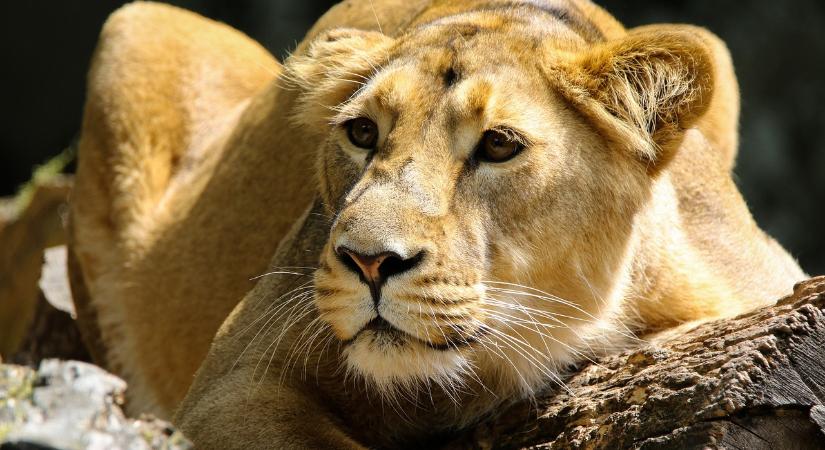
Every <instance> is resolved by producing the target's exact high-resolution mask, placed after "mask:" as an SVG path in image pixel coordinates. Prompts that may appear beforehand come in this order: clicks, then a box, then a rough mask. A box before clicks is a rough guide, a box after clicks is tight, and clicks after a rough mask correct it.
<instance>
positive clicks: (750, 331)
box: [452, 277, 825, 449]
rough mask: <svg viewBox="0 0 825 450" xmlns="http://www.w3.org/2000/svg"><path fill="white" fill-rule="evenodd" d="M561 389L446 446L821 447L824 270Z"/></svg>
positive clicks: (824, 430) (616, 359)
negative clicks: (750, 308) (756, 305)
mask: <svg viewBox="0 0 825 450" xmlns="http://www.w3.org/2000/svg"><path fill="white" fill-rule="evenodd" d="M567 388H568V390H566V391H565V390H562V391H561V392H557V393H554V394H548V395H546V396H543V397H540V398H538V399H537V402H536V404H535V405H533V406H531V405H529V404H517V405H514V406H512V407H510V408H509V409H507V410H506V411H505V412H503V413H502V414H501V415H500V416H499V417H498V418H497V419H495V420H493V421H490V422H489V423H486V424H484V425H481V426H479V427H477V428H476V429H474V430H472V431H471V432H469V433H468V434H467V435H465V436H463V437H462V438H461V439H460V440H458V441H456V442H454V443H453V445H452V447H454V448H483V449H487V448H502V449H509V448H523V447H534V448H550V449H555V448H559V449H568V448H569V449H583V448H587V449H622V448H639V449H665V448H667V449H670V448H678V449H681V448H740V449H762V448H765V449H768V448H771V449H785V448H787V449H791V448H793V449H807V448H811V449H821V448H825V406H823V403H825V277H817V278H813V279H811V280H808V281H805V282H802V283H800V284H798V285H797V286H795V288H794V293H793V294H792V295H790V296H788V297H786V298H783V299H781V300H779V302H777V304H776V305H775V306H772V307H767V308H763V309H760V310H757V311H754V312H752V313H748V314H745V315H742V316H739V317H736V318H733V319H727V320H721V321H715V322H710V323H706V324H703V325H701V326H698V327H697V328H694V329H692V330H690V331H688V332H687V333H685V334H681V335H678V336H676V337H674V338H672V339H671V340H669V341H667V342H665V343H661V344H658V345H654V344H650V345H647V346H643V347H641V348H638V349H636V350H632V351H627V352H625V353H622V354H619V355H615V356H610V357H607V358H603V359H602V360H600V361H598V362H597V364H591V365H589V366H587V367H584V368H583V369H582V370H581V371H579V372H577V373H576V374H575V375H573V376H571V377H570V378H569V380H568V381H567ZM536 405H538V406H537V407H536Z"/></svg>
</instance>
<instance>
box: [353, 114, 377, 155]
mask: <svg viewBox="0 0 825 450" xmlns="http://www.w3.org/2000/svg"><path fill="white" fill-rule="evenodd" d="M346 127H347V137H349V140H350V142H352V145H354V146H356V147H360V148H366V149H371V148H375V144H376V142H378V125H376V124H375V122H373V121H372V120H370V119H367V118H366V117H358V118H357V119H352V120H350V121H348V122H347V123H346Z"/></svg>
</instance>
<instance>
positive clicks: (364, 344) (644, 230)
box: [70, 0, 804, 448]
mask: <svg viewBox="0 0 825 450" xmlns="http://www.w3.org/2000/svg"><path fill="white" fill-rule="evenodd" d="M737 118H738V93H737V86H736V80H735V77H734V74H733V70H732V66H731V62H730V57H729V55H728V52H727V50H726V48H725V46H724V44H723V43H722V42H721V41H720V40H719V39H718V38H716V37H715V36H713V35H712V34H711V33H709V32H708V31H706V30H704V29H702V28H697V27H692V26H686V25H655V26H646V27H640V28H635V29H631V30H625V29H624V28H623V27H622V26H621V25H620V24H619V23H618V22H617V21H616V20H614V19H613V18H612V17H611V16H610V15H608V14H607V13H606V12H604V11H603V10H601V9H600V8H598V7H597V6H595V5H593V4H592V3H590V2H589V1H587V0H532V1H512V0H508V1H498V0H466V1H438V0H436V1H428V0H415V1H409V0H386V1H378V0H375V1H374V2H373V1H370V0H349V1H345V2H343V3H341V4H339V5H337V6H335V7H334V8H333V9H331V10H330V11H329V12H328V13H327V14H326V15H325V16H324V17H322V18H321V19H320V20H319V22H318V23H317V24H316V25H315V27H314V28H313V29H312V30H311V31H310V32H309V34H308V36H307V38H306V40H305V41H304V42H303V43H301V44H300V45H299V46H298V48H297V50H296V51H295V52H294V54H293V55H292V56H291V57H290V58H289V59H288V60H287V61H286V64H285V67H281V66H280V65H279V64H278V63H277V62H275V61H274V60H273V59H272V57H271V56H269V55H268V54H267V53H266V52H265V51H264V50H263V49H262V48H260V47H259V46H258V45H257V44H255V43H254V42H251V41H250V40H249V39H248V38H246V37H244V36H242V35H241V34H240V33H238V32H236V31H234V30H232V29H230V28H228V27H226V26H224V25H221V24H217V23H214V22H211V21H208V20H206V19H203V18H200V17H198V16H196V15H194V14H191V13H187V12H184V11H181V10H178V9H175V8H171V7H167V6H162V5H156V4H150V3H136V4H133V5H130V6H127V7H125V8H123V9H121V10H120V11H119V12H117V13H115V14H114V15H113V16H112V17H111V18H110V19H109V21H108V22H107V23H106V25H105V27H104V29H103V32H102V35H101V40H100V44H99V46H98V50H97V52H96V55H95V58H94V61H93V64H92V68H91V71H90V74H89V88H88V100H87V104H86V110H85V117H84V123H83V130H82V138H81V142H80V160H79V167H78V174H77V185H76V188H75V191H74V194H73V198H72V211H71V220H72V243H71V251H72V255H71V256H72V258H71V263H70V265H71V267H70V268H71V273H72V277H73V289H74V293H75V296H76V297H77V301H78V307H79V312H80V316H81V323H82V324H83V327H84V333H85V335H86V337H87V339H88V340H89V341H90V342H91V343H92V344H93V347H94V350H95V354H96V357H97V358H98V360H100V361H101V362H103V363H104V364H105V365H107V366H108V367H109V368H110V369H112V370H115V371H116V372H118V373H119V374H121V375H122V376H124V377H125V378H126V379H127V380H128V381H129V383H130V384H131V387H130V392H131V397H130V398H129V401H130V408H131V409H132V410H135V411H138V410H139V411H152V412H155V413H156V414H159V415H161V416H170V415H171V414H172V413H173V411H175V410H176V408H177V413H176V416H175V422H176V423H177V424H178V425H179V426H181V427H182V429H183V430H184V432H185V433H186V434H187V435H188V436H189V437H191V438H192V439H193V440H194V442H195V443H196V444H197V445H198V446H199V447H203V448H249V447H265V446H269V447H310V448H360V447H362V446H373V447H391V446H401V445H414V444H422V443H427V442H432V441H430V439H433V438H434V437H437V436H438V435H439V434H442V433H445V432H449V431H450V430H454V429H457V428H460V427H462V426H466V425H468V424H471V423H474V422H477V421H479V420H481V419H482V418H484V417H487V416H489V415H491V414H493V412H494V411H495V410H496V408H498V407H499V406H501V405H502V404H505V403H508V402H513V401H516V400H519V399H523V398H527V397H530V396H531V395H533V394H534V393H536V392H537V391H539V390H541V389H545V388H547V387H553V386H556V385H558V384H559V383H560V379H559V377H560V374H561V373H562V372H563V371H564V370H565V369H567V368H569V367H570V366H571V365H572V364H574V363H576V362H581V361H586V360H587V359H589V358H592V357H594V356H597V355H599V354H602V353H604V352H607V351H611V350H615V349H619V348H622V347H626V346H629V345H633V344H634V343H636V342H637V338H635V337H634V336H636V335H639V333H643V332H650V331H656V330H662V329H666V328H669V327H674V326H676V325H679V324H685V323H689V322H692V321H701V320H708V319H711V318H718V317H723V316H729V315H733V314H737V313H740V312H742V311H746V310H748V309H751V308H754V307H757V306H759V305H764V304H766V303H767V302H769V301H770V300H771V299H775V298H778V297H779V296H781V295H782V294H783V293H786V292H788V291H789V290H790V288H791V286H792V285H793V283H794V282H796V281H798V280H800V279H802V278H804V274H803V273H802V271H801V270H800V268H799V267H798V265H797V264H796V262H795V261H794V260H793V259H792V258H791V257H790V256H789V255H788V254H787V253H786V252H785V251H784V250H783V249H782V248H781V247H780V246H779V245H778V244H777V243H776V242H774V241H773V240H772V239H771V238H770V237H768V236H766V235H765V234H764V233H763V232H762V231H761V230H760V229H759V228H758V227H757V226H756V224H755V223H754V222H753V219H752V218H751V215H750V213H749V212H748V209H747V207H746V205H745V203H744V202H743V200H742V198H741V196H740V194H739V192H738V191H737V189H736V186H735V185H734V183H733V181H732V179H731V170H732V167H733V163H734V156H735V154H736V149H737V136H736V125H737ZM276 247H277V251H276ZM273 253H274V255H275V256H274V258H272V255H273ZM270 258H272V259H271V261H269V259H270ZM268 261H269V263H268ZM267 263H268V264H267ZM251 278H252V279H253V281H254V285H253V283H252V282H250V281H249V280H250V279H251ZM250 288H251V290H249V289H250ZM247 291H248V292H247ZM244 293H246V294H245V295H244ZM221 324H222V325H221ZM219 326H220V328H219ZM216 333H217V334H216ZM210 342H211V348H210V347H209V345H210ZM207 350H208V354H207ZM204 358H205V359H204ZM198 367H200V369H198ZM196 369H197V375H196V376H195V378H194V383H192V376H193V374H194V373H195V371H196ZM190 383H192V384H191V387H190ZM187 390H188V393H187ZM184 395H186V397H185V399H184ZM181 400H183V401H182V403H181Z"/></svg>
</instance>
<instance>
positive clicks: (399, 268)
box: [335, 247, 424, 304]
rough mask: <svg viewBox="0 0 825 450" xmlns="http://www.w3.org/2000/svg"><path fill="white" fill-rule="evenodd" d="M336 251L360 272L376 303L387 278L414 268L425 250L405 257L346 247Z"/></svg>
mask: <svg viewBox="0 0 825 450" xmlns="http://www.w3.org/2000/svg"><path fill="white" fill-rule="evenodd" d="M335 253H337V254H338V257H339V258H340V259H341V262H342V263H344V265H345V266H347V267H348V268H349V269H350V270H352V271H353V272H355V273H357V274H359V275H360V276H361V280H362V281H363V282H364V283H366V284H367V285H368V286H369V287H370V294H372V300H373V301H374V302H375V303H376V304H378V301H379V299H380V298H381V286H382V285H383V284H384V282H385V281H386V280H387V278H389V277H391V276H393V275H397V274H399V273H402V272H406V271H407V270H410V269H412V268H413V267H415V266H416V265H417V264H418V263H419V261H421V259H422V258H423V257H424V252H423V251H421V252H418V254H416V255H415V256H413V257H412V258H408V259H404V258H402V257H401V256H399V255H398V254H397V253H395V252H381V253H378V254H375V255H364V254H361V253H358V252H356V251H354V250H350V249H348V248H346V247H339V248H337V249H336V250H335Z"/></svg>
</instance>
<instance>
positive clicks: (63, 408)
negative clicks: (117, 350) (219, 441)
mask: <svg viewBox="0 0 825 450" xmlns="http://www.w3.org/2000/svg"><path fill="white" fill-rule="evenodd" d="M125 389H126V383H125V382H124V381H123V380H121V379H120V378H117V377H115V376H114V375H111V374H109V373H107V372H105V371H104V370H102V369H100V368H98V367H96V366H94V365H91V364H88V363H84V362H79V361H60V360H56V359H48V360H44V361H43V362H42V363H41V364H40V367H39V368H38V369H37V370H36V371H35V370H32V369H30V368H27V367H23V366H15V365H2V366H0V449H3V450H7V449H67V450H68V449H101V450H102V449H135V450H141V449H170V450H172V449H189V448H192V445H191V444H190V443H189V442H188V441H187V440H186V439H185V438H184V437H183V436H182V435H181V434H180V433H179V432H177V431H175V430H174V429H173V428H172V426H171V425H170V424H169V423H167V422H164V421H161V420H158V419H154V418H151V417H142V418H140V419H130V418H127V417H126V416H125V415H124V414H123V411H122V410H121V406H122V404H123V393H124V391H125Z"/></svg>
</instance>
